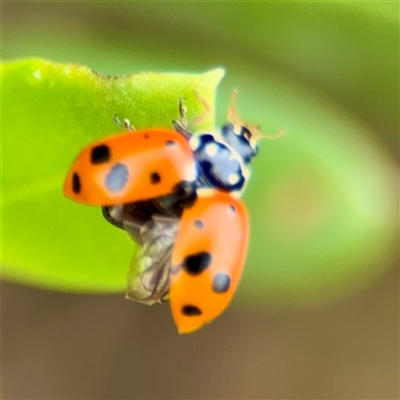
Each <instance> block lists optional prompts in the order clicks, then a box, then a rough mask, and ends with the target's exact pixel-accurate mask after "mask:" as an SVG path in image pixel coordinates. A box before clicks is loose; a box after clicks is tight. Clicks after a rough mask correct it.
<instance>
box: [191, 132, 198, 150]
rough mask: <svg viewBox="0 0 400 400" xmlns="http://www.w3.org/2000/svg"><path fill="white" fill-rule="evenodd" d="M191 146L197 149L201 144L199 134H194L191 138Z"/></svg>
mask: <svg viewBox="0 0 400 400" xmlns="http://www.w3.org/2000/svg"><path fill="white" fill-rule="evenodd" d="M189 145H190V148H191V149H192V150H193V151H195V150H197V148H198V147H199V146H200V139H199V136H198V135H193V136H192V137H191V138H190V140H189Z"/></svg>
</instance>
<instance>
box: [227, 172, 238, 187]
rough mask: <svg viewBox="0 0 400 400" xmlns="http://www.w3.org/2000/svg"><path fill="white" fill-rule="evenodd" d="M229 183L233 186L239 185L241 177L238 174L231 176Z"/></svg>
mask: <svg viewBox="0 0 400 400" xmlns="http://www.w3.org/2000/svg"><path fill="white" fill-rule="evenodd" d="M228 182H229V183H230V184H231V185H234V184H235V183H238V182H239V175H238V174H230V175H229V176H228Z"/></svg>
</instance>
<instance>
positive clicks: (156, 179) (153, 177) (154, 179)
mask: <svg viewBox="0 0 400 400" xmlns="http://www.w3.org/2000/svg"><path fill="white" fill-rule="evenodd" d="M150 181H151V183H152V184H153V185H155V184H157V183H160V181H161V177H160V175H159V174H158V173H157V172H152V173H151V174H150Z"/></svg>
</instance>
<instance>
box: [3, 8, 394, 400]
mask: <svg viewBox="0 0 400 400" xmlns="http://www.w3.org/2000/svg"><path fill="white" fill-rule="evenodd" d="M2 23H3V31H2V35H3V40H2V55H3V60H7V61H9V60H15V59H21V58H28V57H41V58H48V59H51V60H53V61H57V62H68V63H71V62H72V63H77V64H83V65H87V66H88V67H90V68H92V69H94V70H96V71H99V72H102V73H105V74H111V75H119V74H129V73H133V72H140V71H156V72H183V73H202V72H205V71H208V70H210V69H213V68H216V67H223V68H225V70H226V76H225V78H224V79H223V81H222V83H221V84H220V86H219V89H218V93H217V101H216V113H217V118H216V120H217V125H220V124H222V123H223V122H224V116H225V113H226V108H227V105H228V102H229V93H230V91H231V89H232V88H236V89H238V90H239V92H240V97H239V101H238V107H239V110H240V113H241V116H242V118H243V119H245V120H246V121H249V122H253V123H259V124H260V125H261V126H262V128H263V131H264V132H265V133H273V132H275V131H277V130H278V129H279V128H281V127H285V128H287V129H288V134H287V136H285V137H283V138H282V139H280V140H278V141H273V142H269V141H265V142H262V143H261V144H260V147H261V148H260V155H259V157H258V158H257V159H256V160H255V162H254V173H253V179H252V180H251V182H250V184H249V187H248V190H247V192H246V195H245V202H246V204H247V205H248V208H249V212H250V217H251V222H252V235H251V246H250V252H249V257H248V262H247V264H246V270H245V274H244V278H243V281H242V284H241V286H240V289H239V292H238V295H237V297H236V299H235V301H234V302H233V304H232V306H231V307H230V309H229V310H228V311H227V312H226V313H225V315H224V316H222V317H221V318H219V319H218V320H217V321H215V322H214V323H213V324H212V325H210V326H208V327H206V328H204V329H203V330H202V331H200V332H198V333H195V334H194V335H191V336H189V337H179V336H178V335H177V334H176V333H175V331H174V327H173V325H172V322H171V319H170V316H169V310H168V307H167V306H156V307H151V308H147V307H144V306H141V305H136V304H133V303H129V302H126V301H125V300H124V299H123V296H122V295H120V294H119V295H115V296H111V295H108V296H94V295H91V296H89V295H72V294H65V293H59V292H50V291H45V290H37V289H32V288H28V287H24V286H18V285H16V284H11V283H5V282H3V353H4V355H3V360H4V361H3V378H4V383H3V396H4V397H5V398H10V399H11V398H21V399H22V398H52V399H61V398H90V399H91V398H93V399H94V398H96V399H97V398H110V399H116V398H371V399H373V398H397V397H398V390H399V389H398V383H399V382H398V376H399V369H398V368H399V365H398V350H399V345H398V333H399V332H398V327H399V320H398V311H399V310H398V308H399V307H398V272H397V268H396V267H397V262H398V250H397V246H398V234H397V224H398V215H397V213H398V206H397V193H398V186H397V185H398V179H397V168H398V161H397V151H398V131H399V129H398V128H399V126H398V125H399V122H398V110H399V100H398V99H399V90H398V89H399V35H398V32H399V5H398V4H397V3H389V2H387V3H362V2H358V3H353V2H347V3H341V2H338V3H231V2H221V3H72V2H71V3H3V4H2ZM2 106H3V108H4V109H6V108H7V104H6V100H4V99H3V105H2ZM173 117H174V116H171V119H172V118H173ZM9 133H10V132H9ZM105 133H112V132H105ZM6 134H7V132H3V135H6ZM14 156H15V163H21V162H22V163H23V162H24V161H23V160H19V159H18V155H17V154H15V155H14ZM7 166H8V165H5V166H4V170H3V175H4V177H6V176H7V174H9V173H10V171H9V170H7V168H6V167H7ZM13 206H14V207H18V205H13ZM66 207H70V206H67V205H66ZM75 207H76V208H80V211H79V216H80V218H85V213H86V212H87V215H88V218H92V216H93V215H94V214H92V213H94V210H91V209H89V208H87V211H86V208H85V207H83V206H75ZM14 211H15V210H14ZM2 212H3V221H4V222H3V241H4V243H6V244H9V243H10V241H9V240H8V238H9V237H12V239H13V242H12V244H13V246H16V247H15V248H17V249H20V251H21V254H25V259H28V260H29V257H30V254H32V255H34V256H35V257H39V258H40V259H41V260H43V262H46V260H47V259H48V258H47V254H48V253H49V252H48V251H47V247H48V246H51V243H47V242H46V241H45V240H43V241H42V244H41V245H40V243H41V242H40V240H39V241H38V242H37V243H39V245H36V244H35V246H34V249H33V250H32V244H30V243H29V244H27V243H24V242H23V240H20V241H18V238H19V237H20V238H23V237H24V235H22V234H21V235H18V232H19V231H20V230H21V226H12V225H10V224H7V207H6V206H4V208H3V210H2ZM73 217H74V215H71V218H73ZM27 228H28V229H29V228H31V229H32V230H34V229H37V227H34V226H31V227H29V221H27V226H26V227H25V226H24V227H23V229H27ZM111 230H112V227H108V226H107V225H106V224H104V222H103V221H101V218H100V217H99V222H98V227H97V226H96V229H95V232H93V235H94V239H93V238H91V240H92V239H93V240H96V235H97V236H98V237H104V235H108V232H111ZM38 232H40V229H39V230H38ZM59 234H60V235H63V230H62V229H60V232H59ZM106 237H107V236H106ZM62 238H63V239H64V240H65V246H70V244H69V236H68V235H64V236H62ZM114 246H115V247H113V248H112V249H110V250H108V249H107V248H104V246H101V247H99V249H96V248H92V247H90V249H89V250H91V251H93V252H96V251H99V252H106V253H107V252H108V251H112V252H113V254H114V253H117V254H118V258H117V259H116V260H115V263H116V265H112V266H110V268H112V269H115V274H116V276H117V278H116V281H118V280H119V282H121V289H122V286H123V282H124V279H125V276H124V275H123V274H122V272H124V273H125V268H127V267H125V265H126V266H127V265H128V261H129V258H128V259H127V255H128V254H129V253H130V252H131V248H129V246H131V244H130V243H129V240H128V239H127V238H124V239H122V238H121V241H120V242H118V243H115V245H114ZM118 246H120V247H118ZM82 248H84V244H83V245H82ZM56 250H57V249H56ZM52 251H53V252H54V249H52ZM70 251H71V252H74V257H76V258H77V259H81V258H82V257H83V258H84V259H85V260H86V259H88V260H90V259H91V255H90V253H88V254H84V255H83V254H82V255H80V254H79V251H82V250H81V248H78V249H76V248H73V247H71V248H70ZM60 252H62V250H61V249H60ZM76 252H78V253H76ZM4 253H5V254H6V253H7V249H4ZM41 257H42V258H41ZM123 263H125V265H123ZM12 267H14V268H17V267H18V268H21V265H14V266H13V265H12V262H10V261H8V267H7V268H8V269H7V270H9V269H10V268H11V269H12ZM22 267H24V266H22ZM54 268H57V266H54ZM72 268H73V267H72ZM88 269H89V267H88ZM118 274H120V275H118ZM88 279H90V276H89V278H88ZM47 286H49V285H47ZM55 287H56V285H55ZM67 289H68V288H67V287H66V288H65V290H67ZM116 289H118V282H117V283H116V284H115V285H114V286H113V287H112V288H111V289H110V290H114V291H115V290H116ZM110 290H108V291H110ZM91 291H93V290H91Z"/></svg>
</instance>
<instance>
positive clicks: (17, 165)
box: [2, 60, 223, 292]
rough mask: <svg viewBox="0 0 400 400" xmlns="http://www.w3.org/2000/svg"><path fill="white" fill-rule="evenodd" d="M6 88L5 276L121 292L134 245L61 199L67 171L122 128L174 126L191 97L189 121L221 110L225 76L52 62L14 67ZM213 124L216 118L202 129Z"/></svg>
mask: <svg viewBox="0 0 400 400" xmlns="http://www.w3.org/2000/svg"><path fill="white" fill-rule="evenodd" d="M2 76H3V80H2V82H3V87H2V96H3V97H2V99H3V116H2V117H3V120H2V124H3V176H2V179H3V198H2V211H3V232H2V233H3V277H4V278H6V279H12V280H15V281H18V282H23V283H27V284H31V285H35V286H39V287H47V288H53V289H58V290H69V291H85V292H115V291H122V290H124V288H125V285H126V274H127V269H128V263H129V260H130V257H131V253H132V252H133V249H134V243H133V242H132V241H131V240H130V239H129V238H128V236H127V235H126V234H125V233H124V232H123V231H120V230H118V229H115V228H114V227H112V226H111V225H110V224H108V223H107V222H106V221H105V220H104V219H103V218H102V216H101V210H100V208H99V207H86V206H82V205H80V204H76V203H73V202H72V201H70V200H68V199H66V198H64V197H63V195H62V184H63V180H64V178H65V175H66V172H67V170H68V168H69V167H70V165H71V163H72V162H73V160H74V158H75V157H76V155H77V154H78V152H79V151H80V150H81V149H82V148H83V147H84V146H85V145H87V144H89V143H90V142H92V141H93V140H96V139H98V138H101V137H103V136H106V135H110V134H113V133H117V132H118V131H121V129H120V128H118V127H117V126H116V125H115V123H114V122H113V115H114V113H117V114H118V116H119V117H120V118H122V119H123V118H128V119H130V121H131V122H132V124H133V125H134V126H135V127H136V128H139V129H140V128H143V127H153V126H163V127H169V126H170V125H171V121H172V120H173V119H176V118H178V116H179V113H178V98H179V97H184V98H185V104H186V106H187V108H188V118H189V120H191V119H194V118H195V117H196V116H198V115H200V114H201V113H202V112H204V106H203V105H202V104H201V102H200V101H199V100H198V97H197V94H196V93H198V95H200V97H202V98H204V99H205V100H207V101H208V103H209V104H210V106H211V109H214V96H215V90H216V86H217V84H218V82H219V81H220V79H221V78H222V76H223V70H221V69H217V70H214V71H211V72H208V73H205V74H202V75H185V74H156V73H142V74H137V75H127V76H122V77H115V76H105V75H102V74H99V73H95V72H94V71H91V70H90V69H88V68H86V67H82V66H78V65H70V64H54V63H51V62H48V61H43V60H27V61H20V62H13V63H6V64H4V65H3V67H2ZM213 126H214V116H213V115H211V116H210V117H209V119H208V120H206V121H204V123H203V125H202V128H203V129H205V128H209V127H213Z"/></svg>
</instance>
